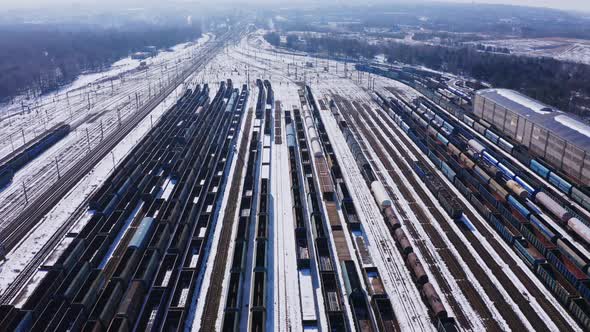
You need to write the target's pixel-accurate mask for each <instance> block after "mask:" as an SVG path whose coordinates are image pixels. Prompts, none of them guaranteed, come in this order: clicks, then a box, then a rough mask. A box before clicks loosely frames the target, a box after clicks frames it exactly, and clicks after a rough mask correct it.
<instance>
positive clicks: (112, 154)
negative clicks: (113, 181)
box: [111, 151, 116, 170]
mask: <svg viewBox="0 0 590 332" xmlns="http://www.w3.org/2000/svg"><path fill="white" fill-rule="evenodd" d="M111 157H113V170H114V169H115V166H116V163H115V153H114V152H113V151H111Z"/></svg>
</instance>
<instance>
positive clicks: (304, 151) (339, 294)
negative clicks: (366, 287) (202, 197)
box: [293, 90, 351, 331]
mask: <svg viewBox="0 0 590 332" xmlns="http://www.w3.org/2000/svg"><path fill="white" fill-rule="evenodd" d="M299 97H300V100H301V104H302V107H303V111H300V110H299V109H294V110H293V118H294V122H295V137H296V139H297V144H298V147H299V160H300V162H301V166H302V170H303V175H304V181H303V182H304V183H303V184H302V190H304V192H306V193H307V196H306V198H307V216H308V218H309V222H310V223H309V224H310V225H311V229H310V230H309V231H310V232H311V234H312V238H311V241H313V246H314V247H315V257H316V262H317V266H318V269H319V275H320V280H319V281H320V284H321V289H322V294H323V298H324V310H325V311H326V316H327V318H328V326H329V328H330V329H332V330H338V331H349V330H350V328H351V327H350V326H349V324H348V319H347V317H346V316H347V315H346V310H345V308H344V300H343V290H342V289H341V287H340V283H339V281H338V275H337V268H336V265H335V264H336V259H335V256H336V255H338V250H340V251H341V253H342V251H343V250H344V247H345V246H346V242H345V239H344V234H343V233H342V230H339V231H336V232H332V234H333V236H334V242H335V243H336V246H338V247H339V248H335V249H332V248H331V246H330V240H329V234H328V227H330V226H329V225H327V222H326V221H325V220H326V216H325V215H324V213H323V209H322V191H321V189H318V187H317V186H316V183H315V176H317V175H316V174H314V170H313V168H314V164H313V162H312V158H314V157H315V152H318V151H317V150H316V151H315V152H312V149H311V148H310V145H311V144H313V142H315V143H318V142H317V141H312V140H311V137H308V136H307V135H306V131H305V126H306V123H305V122H304V119H303V116H304V115H306V114H307V113H308V112H309V111H308V106H307V102H306V101H305V94H304V92H303V91H301V90H300V91H299ZM308 142H310V143H309V144H308ZM319 152H320V153H321V150H320V151H319ZM346 249H347V248H346ZM334 251H335V252H334Z"/></svg>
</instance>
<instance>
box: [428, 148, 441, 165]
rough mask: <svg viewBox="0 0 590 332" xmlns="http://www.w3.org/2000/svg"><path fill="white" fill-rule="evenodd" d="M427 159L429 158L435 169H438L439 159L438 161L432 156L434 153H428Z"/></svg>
mask: <svg viewBox="0 0 590 332" xmlns="http://www.w3.org/2000/svg"><path fill="white" fill-rule="evenodd" d="M428 158H430V160H432V163H433V164H434V165H436V167H437V168H440V159H438V157H437V156H436V155H435V154H434V152H432V151H429V152H428Z"/></svg>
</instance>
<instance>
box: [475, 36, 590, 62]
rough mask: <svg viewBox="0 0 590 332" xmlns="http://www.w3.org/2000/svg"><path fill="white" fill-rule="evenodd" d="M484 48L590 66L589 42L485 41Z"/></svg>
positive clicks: (573, 40) (547, 39)
mask: <svg viewBox="0 0 590 332" xmlns="http://www.w3.org/2000/svg"><path fill="white" fill-rule="evenodd" d="M482 43H483V44H484V45H486V46H488V45H489V46H494V47H506V48H508V49H509V50H510V52H511V53H513V54H520V55H528V56H543V57H552V58H555V59H559V60H565V61H572V62H579V63H585V64H590V40H583V39H566V38H539V39H501V40H486V41H485V42H482Z"/></svg>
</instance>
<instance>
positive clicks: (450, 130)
mask: <svg viewBox="0 0 590 332" xmlns="http://www.w3.org/2000/svg"><path fill="white" fill-rule="evenodd" d="M443 129H444V130H445V131H446V132H447V134H449V135H452V134H453V133H454V132H455V127H453V126H452V125H451V124H450V123H449V122H447V121H445V123H444V124H443Z"/></svg>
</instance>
